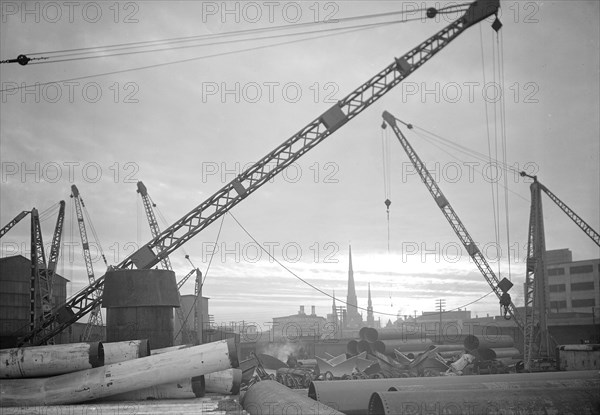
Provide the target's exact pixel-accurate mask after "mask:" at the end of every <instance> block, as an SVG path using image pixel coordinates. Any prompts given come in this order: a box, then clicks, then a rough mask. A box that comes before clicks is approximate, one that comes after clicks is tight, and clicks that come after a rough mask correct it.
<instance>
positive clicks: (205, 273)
mask: <svg viewBox="0 0 600 415" xmlns="http://www.w3.org/2000/svg"><path fill="white" fill-rule="evenodd" d="M223 222H225V215H223V216H222V217H221V224H220V225H219V231H218V232H217V237H216V238H215V244H214V248H213V251H212V252H211V254H210V259H209V260H208V265H207V267H206V271H205V272H204V278H203V279H202V282H201V283H200V287H203V286H204V282H205V281H206V277H207V276H208V271H209V270H210V265H211V264H212V260H213V257H214V255H215V253H216V251H217V244H218V242H219V237H220V236H221V230H222V229H223ZM188 261H189V256H188ZM190 262H191V261H190ZM201 277H202V275H201ZM197 302H198V296H196V297H195V298H194V302H193V303H192V306H191V307H190V309H189V310H188V313H187V314H186V316H185V319H184V320H183V322H182V323H181V327H180V328H179V331H178V332H177V334H176V335H175V337H174V338H175V339H176V338H177V336H179V334H180V333H181V331H182V330H183V328H184V327H185V326H186V324H187V321H188V319H189V318H190V314H192V311H193V310H195V309H196V303H197ZM201 312H202V311H201ZM200 330H201V333H200V338H202V330H203V328H201V329H200Z"/></svg>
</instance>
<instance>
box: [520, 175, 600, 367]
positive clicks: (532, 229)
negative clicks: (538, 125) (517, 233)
mask: <svg viewBox="0 0 600 415" xmlns="http://www.w3.org/2000/svg"><path fill="white" fill-rule="evenodd" d="M520 175H521V176H522V177H529V178H530V179H533V182H532V183H531V186H530V191H531V209H530V214H529V233H528V238H527V261H526V271H525V328H524V340H525V348H524V353H523V360H524V364H525V370H527V371H531V370H533V369H536V368H537V366H538V365H537V363H538V362H537V360H536V359H540V360H542V361H543V360H546V359H552V356H553V349H554V346H555V342H554V340H553V339H552V336H551V335H550V332H549V330H548V313H549V310H550V308H549V307H548V305H549V298H550V290H549V286H548V284H547V282H548V277H547V275H546V274H547V270H546V238H545V233H544V216H543V210H542V191H543V192H544V193H546V194H547V195H548V197H550V199H551V200H552V201H553V202H554V203H556V204H557V206H558V207H559V208H561V210H562V211H563V212H564V213H565V214H566V215H567V216H568V217H569V218H571V220H573V222H575V224H577V226H579V227H580V228H581V230H583V232H584V233H585V234H586V235H588V236H589V237H590V238H591V239H592V240H593V241H594V242H595V243H596V245H598V246H600V235H598V232H596V231H595V230H594V229H592V227H591V226H590V225H588V224H587V223H586V222H585V221H584V220H583V219H581V217H579V215H577V214H576V213H575V212H574V211H573V210H572V209H571V208H569V207H568V206H567V205H566V204H565V203H564V202H563V201H561V200H560V199H559V198H558V197H557V196H556V195H555V194H554V193H552V192H551V191H550V190H548V188H547V187H546V186H544V185H543V184H542V183H540V182H539V181H538V179H537V176H531V175H529V174H527V173H525V172H521V173H520Z"/></svg>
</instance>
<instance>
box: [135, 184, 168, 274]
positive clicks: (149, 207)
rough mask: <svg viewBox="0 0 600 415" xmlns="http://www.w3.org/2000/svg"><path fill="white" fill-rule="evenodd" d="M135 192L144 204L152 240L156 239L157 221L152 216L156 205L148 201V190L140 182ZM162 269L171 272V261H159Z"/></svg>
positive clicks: (158, 232)
mask: <svg viewBox="0 0 600 415" xmlns="http://www.w3.org/2000/svg"><path fill="white" fill-rule="evenodd" d="M137 188H138V189H137V192H138V193H139V194H140V196H141V197H142V202H143V203H144V210H145V211H146V217H147V218H148V224H149V225H150V232H151V233H152V237H153V238H157V237H158V235H160V227H159V226H158V221H157V220H156V215H155V214H154V209H153V208H154V207H156V205H155V204H154V203H153V202H152V200H150V195H149V194H148V189H147V188H146V186H145V185H144V183H142V182H141V181H139V182H137ZM160 263H161V265H162V268H163V269H168V270H172V269H173V268H172V267H171V260H170V259H169V257H168V256H166V257H164V258H163V259H161V261H160Z"/></svg>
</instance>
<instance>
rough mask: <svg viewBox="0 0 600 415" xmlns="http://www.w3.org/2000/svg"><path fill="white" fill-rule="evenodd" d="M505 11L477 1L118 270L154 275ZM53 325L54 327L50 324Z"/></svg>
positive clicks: (78, 305)
mask: <svg viewBox="0 0 600 415" xmlns="http://www.w3.org/2000/svg"><path fill="white" fill-rule="evenodd" d="M499 6H500V2H499V0H477V1H475V2H473V3H471V5H470V6H469V8H468V10H467V11H466V13H465V14H464V15H463V16H461V17H460V18H459V19H457V20H456V21H454V22H452V23H450V24H449V25H448V26H446V27H445V28H443V29H441V30H440V31H439V32H437V33H436V34H434V35H433V36H431V37H429V38H428V39H427V40H425V41H424V42H422V43H421V44H419V45H418V46H416V47H415V48H413V49H411V50H410V51H409V52H408V53H406V54H404V55H403V56H402V57H400V58H396V59H395V60H394V62H392V63H391V64H390V65H388V66H387V67H385V68H384V69H383V70H381V71H379V72H378V73H377V74H376V75H375V76H373V77H372V78H371V79H369V80H368V81H367V82H365V83H363V84H362V85H360V86H359V87H358V88H356V89H355V90H354V91H353V92H351V93H350V94H349V95H347V96H346V97H345V98H343V99H342V100H340V101H339V102H338V103H337V104H335V105H333V106H332V107H331V108H330V109H329V110H327V111H325V112H324V113H323V114H321V115H320V116H319V117H317V118H316V119H314V120H313V121H311V122H309V123H308V124H307V125H306V126H305V127H303V128H302V129H300V130H299V131H298V132H297V133H296V134H294V135H293V136H292V137H291V138H289V139H287V140H286V141H284V142H283V143H282V144H281V145H279V146H278V147H277V148H275V149H274V150H273V151H271V152H270V153H268V154H267V155H266V156H265V157H263V158H262V159H260V160H259V161H258V162H256V163H255V164H253V165H252V166H250V167H249V168H248V169H246V170H245V171H244V172H242V173H241V174H240V175H239V176H238V177H237V178H235V179H234V180H232V181H231V182H229V183H228V184H226V185H225V186H224V187H223V188H221V189H220V190H219V191H217V192H216V193H215V194H213V195H212V196H211V197H209V198H208V199H207V200H205V201H204V202H202V203H201V204H200V205H199V206H197V207H196V208H194V209H193V210H192V211H190V212H189V213H187V214H186V215H184V216H183V217H182V218H181V219H179V220H178V221H177V222H175V223H174V224H173V225H171V226H170V227H169V228H167V229H165V230H164V231H162V232H161V233H160V235H159V236H158V237H155V238H154V239H152V240H151V241H150V242H148V243H147V244H146V245H144V246H143V247H141V248H140V249H139V250H138V251H136V252H134V253H133V254H132V255H130V256H129V257H128V258H126V259H125V260H123V261H122V262H121V263H120V264H118V265H117V266H116V267H117V268H133V267H134V266H135V267H137V268H139V269H148V268H151V267H152V266H154V265H155V264H157V263H158V262H160V261H161V260H162V259H163V258H165V257H167V256H169V254H171V253H172V252H174V251H175V250H176V249H177V248H179V247H180V246H181V245H183V244H184V243H185V242H187V241H188V240H190V239H191V238H192V237H193V236H195V235H197V234H198V233H199V232H201V231H202V230H203V229H205V228H206V227H207V226H209V225H210V224H211V223H213V222H214V221H215V220H216V219H218V218H219V217H221V216H222V215H223V214H224V213H226V212H227V211H228V210H230V209H231V208H233V207H234V206H236V205H237V204H238V203H240V202H241V201H242V200H243V199H245V198H246V197H248V196H249V195H250V194H252V193H253V192H255V191H256V190H258V189H259V188H260V187H261V186H262V185H263V184H265V183H267V182H268V181H269V180H270V179H271V178H273V177H274V176H276V175H277V174H279V173H280V172H281V171H283V170H284V169H285V168H286V167H288V166H289V165H290V164H292V163H293V162H294V161H296V160H297V159H298V158H300V157H301V156H303V155H304V154H306V152H308V151H309V150H311V149H312V148H313V147H315V146H316V145H317V144H319V143H321V142H322V141H323V140H325V139H326V138H327V137H329V136H330V135H331V134H333V133H334V132H335V131H337V130H338V129H339V128H340V127H342V126H343V125H344V124H346V123H347V122H348V121H350V120H351V119H353V118H354V117H356V116H357V115H358V114H360V113H361V112H363V111H364V110H365V109H367V108H368V107H369V106H370V105H371V104H373V103H374V102H375V101H377V100H378V99H379V98H381V97H382V96H383V95H385V94H386V93H387V92H388V91H390V90H391V89H392V88H393V87H394V86H396V85H398V84H399V83H400V82H401V81H402V80H404V79H405V78H406V77H407V76H409V75H410V74H411V73H413V72H414V71H415V70H417V69H418V68H419V67H421V65H423V64H424V63H425V62H427V61H428V60H429V59H431V58H432V57H433V56H435V55H436V54H437V53H438V52H440V51H441V50H442V49H444V48H445V47H446V46H447V45H448V44H449V43H450V42H451V41H453V40H454V39H456V38H457V37H458V36H459V35H460V34H461V33H463V32H464V31H465V30H466V29H468V28H469V27H471V26H473V25H475V24H476V23H478V22H480V21H482V20H484V19H485V18H487V17H489V16H491V15H494V14H496V13H497V11H498V9H499ZM428 15H429V13H428ZM433 16H435V13H434V14H432V16H431V17H433ZM102 286H103V278H99V279H98V280H96V282H94V283H93V284H91V285H90V286H89V287H86V288H85V289H84V290H82V291H80V292H79V293H77V294H76V295H75V296H73V297H72V298H71V299H70V300H69V301H68V302H67V303H66V304H65V305H64V306H63V307H62V308H61V310H59V312H58V313H56V314H55V315H54V317H53V318H54V319H57V320H59V321H60V327H61V329H63V328H66V327H68V326H69V325H70V324H71V323H72V322H74V321H76V320H77V319H78V318H81V316H82V315H84V313H86V312H89V308H90V307H93V305H94V303H95V302H96V301H97V300H95V299H94V298H90V295H91V294H92V293H94V292H95V291H97V290H99V289H102ZM59 316H61V317H59ZM50 323H51V322H50V321H49V322H48V324H50Z"/></svg>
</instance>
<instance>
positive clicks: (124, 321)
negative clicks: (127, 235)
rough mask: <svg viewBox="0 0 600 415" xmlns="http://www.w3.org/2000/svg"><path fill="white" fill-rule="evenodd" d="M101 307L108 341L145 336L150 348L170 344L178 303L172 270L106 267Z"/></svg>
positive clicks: (168, 345) (135, 338) (171, 342)
mask: <svg viewBox="0 0 600 415" xmlns="http://www.w3.org/2000/svg"><path fill="white" fill-rule="evenodd" d="M102 307H105V308H106V338H107V342H118V341H124V340H138V339H148V341H149V343H150V347H151V348H153V349H160V348H164V347H170V346H173V337H174V336H173V334H174V333H173V307H179V295H178V293H177V282H176V281H175V273H174V272H173V271H168V270H162V269H144V270H135V269H123V270H113V271H108V272H107V273H106V276H105V277H104V291H103V293H102Z"/></svg>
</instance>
